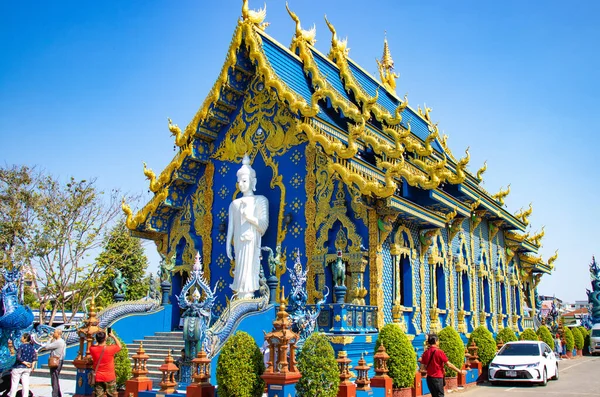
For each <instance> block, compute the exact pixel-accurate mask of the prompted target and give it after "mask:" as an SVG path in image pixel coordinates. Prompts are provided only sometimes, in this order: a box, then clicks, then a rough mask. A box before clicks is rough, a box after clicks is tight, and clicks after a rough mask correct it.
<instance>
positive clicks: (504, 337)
mask: <svg viewBox="0 0 600 397" xmlns="http://www.w3.org/2000/svg"><path fill="white" fill-rule="evenodd" d="M516 340H518V339H517V335H516V334H515V331H513V329H512V328H509V327H505V328H502V329H501V330H500V332H498V333H497V334H496V343H498V342H500V341H502V342H503V343H507V342H514V341H516Z"/></svg>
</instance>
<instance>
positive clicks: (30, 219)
mask: <svg viewBox="0 0 600 397" xmlns="http://www.w3.org/2000/svg"><path fill="white" fill-rule="evenodd" d="M119 196H120V194H119V192H118V191H112V192H111V193H110V194H109V195H107V196H105V195H104V193H103V192H102V191H100V190H98V188H97V187H96V185H95V180H81V181H77V180H75V179H74V178H70V179H69V180H68V181H66V182H61V181H59V180H58V179H56V178H54V177H52V176H50V175H46V174H44V173H43V172H38V171H36V170H35V169H32V168H28V167H26V166H21V167H18V166H12V167H6V168H0V264H1V265H2V266H7V267H8V268H12V267H13V266H15V265H17V266H27V267H28V269H27V270H28V271H30V272H31V273H32V274H34V275H35V277H34V278H33V284H34V285H33V288H32V290H33V291H35V293H36V298H37V301H38V302H39V303H40V310H45V309H46V307H47V306H48V305H49V304H51V305H52V308H51V315H50V320H49V321H50V322H53V320H54V317H55V315H56V313H57V312H59V311H60V312H62V313H63V316H65V318H66V311H69V310H71V311H73V314H72V317H73V316H75V314H76V313H75V312H76V311H77V310H79V309H80V308H81V307H82V306H83V304H84V301H85V300H86V299H87V298H88V297H89V296H90V295H91V293H92V291H93V290H94V288H95V287H96V285H95V284H94V283H95V281H96V280H97V278H98V275H99V274H101V273H102V272H103V269H100V268H98V266H97V264H95V263H92V264H90V263H89V261H88V256H89V253H90V252H91V251H93V250H95V249H97V248H99V247H100V246H101V244H102V241H103V237H104V233H105V231H106V227H107V226H108V225H110V224H111V223H112V222H113V221H114V219H115V218H116V217H117V215H119V214H120V213H121V210H120V202H119V201H120V200H119ZM72 317H71V319H69V318H67V322H68V321H70V320H72ZM41 321H42V322H43V321H44V319H43V318H42V319H41Z"/></svg>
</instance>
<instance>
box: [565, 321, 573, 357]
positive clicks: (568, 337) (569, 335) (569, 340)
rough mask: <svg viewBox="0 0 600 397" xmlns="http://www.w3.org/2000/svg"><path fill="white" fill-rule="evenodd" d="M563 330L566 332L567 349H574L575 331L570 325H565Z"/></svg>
mask: <svg viewBox="0 0 600 397" xmlns="http://www.w3.org/2000/svg"><path fill="white" fill-rule="evenodd" d="M563 332H564V333H565V343H566V344H567V351H568V352H569V351H573V348H574V347H575V339H574V338H573V332H571V329H570V328H569V327H565V328H564V330H563Z"/></svg>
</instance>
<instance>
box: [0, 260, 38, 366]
mask: <svg viewBox="0 0 600 397" xmlns="http://www.w3.org/2000/svg"><path fill="white" fill-rule="evenodd" d="M0 274H1V275H2V276H3V277H4V286H3V287H2V291H1V292H0V301H2V306H1V307H0V309H1V310H0V372H3V371H5V370H7V369H9V368H11V367H12V366H13V364H14V362H15V356H14V353H13V354H11V353H12V352H11V351H10V350H11V349H9V341H11V342H12V345H13V346H14V349H15V350H16V348H18V347H19V345H20V344H21V334H23V333H24V332H29V331H31V329H32V328H33V312H32V311H31V309H30V308H29V306H23V305H21V304H20V303H19V285H18V283H19V280H20V279H21V267H20V266H16V265H15V266H13V268H12V270H8V269H5V268H0Z"/></svg>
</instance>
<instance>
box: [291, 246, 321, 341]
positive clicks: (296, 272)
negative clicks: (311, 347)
mask: <svg viewBox="0 0 600 397" xmlns="http://www.w3.org/2000/svg"><path fill="white" fill-rule="evenodd" d="M307 274H308V268H307V269H306V270H303V269H302V262H301V261H300V250H297V251H296V263H295V264H294V268H293V272H291V273H290V279H291V282H292V291H291V293H290V295H289V304H288V313H289V316H290V320H291V321H292V330H293V331H294V332H296V333H298V334H299V335H300V340H299V341H298V344H297V346H298V348H301V347H302V345H303V344H304V341H305V340H306V338H308V337H309V335H310V334H312V333H313V332H314V331H315V328H316V326H317V318H318V317H319V314H320V313H321V306H322V305H323V303H325V300H326V299H327V296H328V295H329V289H327V292H326V293H325V294H324V295H323V299H321V300H320V301H318V302H317V304H316V305H315V307H314V308H313V309H308V308H307V307H306V302H307V301H308V293H307V292H306V275H307Z"/></svg>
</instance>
